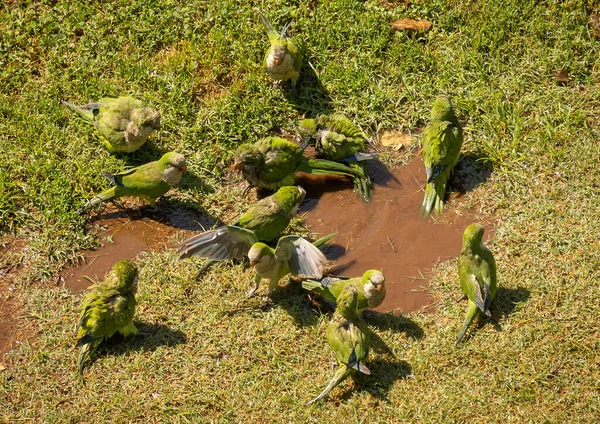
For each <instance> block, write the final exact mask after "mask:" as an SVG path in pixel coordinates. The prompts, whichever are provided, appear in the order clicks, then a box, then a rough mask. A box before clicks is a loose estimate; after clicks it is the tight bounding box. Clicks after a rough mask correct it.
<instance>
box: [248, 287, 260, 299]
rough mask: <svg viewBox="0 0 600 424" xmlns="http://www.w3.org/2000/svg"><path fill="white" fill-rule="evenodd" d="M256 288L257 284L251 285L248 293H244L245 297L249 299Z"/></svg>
mask: <svg viewBox="0 0 600 424" xmlns="http://www.w3.org/2000/svg"><path fill="white" fill-rule="evenodd" d="M256 290H258V285H256V286H253V287H252V288H251V289H250V290H249V291H248V293H247V294H246V299H250V298H251V297H252V296H254V293H256Z"/></svg>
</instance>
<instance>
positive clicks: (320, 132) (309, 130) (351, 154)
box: [299, 115, 378, 201]
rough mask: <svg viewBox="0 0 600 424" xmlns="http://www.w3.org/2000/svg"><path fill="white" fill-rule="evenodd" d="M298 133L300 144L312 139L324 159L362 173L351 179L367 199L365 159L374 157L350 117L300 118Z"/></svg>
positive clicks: (367, 143)
mask: <svg viewBox="0 0 600 424" xmlns="http://www.w3.org/2000/svg"><path fill="white" fill-rule="evenodd" d="M299 132H300V135H301V136H302V137H304V140H305V141H304V143H306V144H308V143H310V142H311V140H315V151H316V152H317V154H318V155H319V156H320V157H322V158H324V159H329V160H333V161H341V162H344V163H346V164H347V165H348V167H349V168H352V169H354V170H356V171H358V172H360V173H362V174H363V175H364V178H362V179H354V188H355V189H356V190H357V191H358V192H359V193H360V194H361V196H363V198H364V199H365V200H367V201H369V200H370V199H371V189H372V184H371V178H370V176H369V165H368V162H367V160H369V159H374V158H376V157H377V156H378V154H377V153H375V152H367V150H368V149H369V147H370V142H369V139H368V138H367V136H366V135H365V133H364V132H362V131H361V129H360V128H358V126H357V125H355V124H354V122H352V121H351V120H349V119H348V118H346V117H345V116H342V115H319V116H317V117H316V118H313V119H303V120H301V121H300V124H299Z"/></svg>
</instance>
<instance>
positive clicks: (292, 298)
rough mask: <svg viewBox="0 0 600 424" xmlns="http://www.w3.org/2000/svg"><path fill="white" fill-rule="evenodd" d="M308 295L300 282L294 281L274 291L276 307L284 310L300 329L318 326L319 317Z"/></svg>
mask: <svg viewBox="0 0 600 424" xmlns="http://www.w3.org/2000/svg"><path fill="white" fill-rule="evenodd" d="M307 298H308V295H307V293H306V291H305V290H304V289H303V288H302V285H301V283H300V282H298V281H295V280H292V281H290V282H289V283H288V284H287V285H285V286H279V287H278V288H277V289H276V290H274V291H273V294H272V299H273V303H274V304H275V305H276V307H279V308H282V309H284V310H285V311H286V312H287V313H288V314H289V315H290V316H291V317H292V318H294V322H295V323H296V325H298V326H299V327H307V326H314V325H317V322H318V321H319V315H318V314H317V312H315V311H314V310H313V309H312V308H311V307H310V303H309V302H308V301H307Z"/></svg>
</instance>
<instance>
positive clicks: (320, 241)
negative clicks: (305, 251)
mask: <svg viewBox="0 0 600 424" xmlns="http://www.w3.org/2000/svg"><path fill="white" fill-rule="evenodd" d="M335 236H337V233H332V234H329V235H328V236H325V237H321V238H320V239H318V240H315V241H313V243H312V244H313V246H315V247H321V246H323V245H324V244H325V243H327V242H328V241H329V240H331V239H332V238H334V237H335Z"/></svg>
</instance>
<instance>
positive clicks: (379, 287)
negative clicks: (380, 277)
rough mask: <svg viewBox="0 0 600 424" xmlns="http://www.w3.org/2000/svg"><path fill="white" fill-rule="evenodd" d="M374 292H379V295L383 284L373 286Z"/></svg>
mask: <svg viewBox="0 0 600 424" xmlns="http://www.w3.org/2000/svg"><path fill="white" fill-rule="evenodd" d="M375 290H377V291H378V292H380V293H381V290H383V284H377V285H376V286H375Z"/></svg>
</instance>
